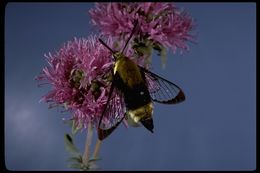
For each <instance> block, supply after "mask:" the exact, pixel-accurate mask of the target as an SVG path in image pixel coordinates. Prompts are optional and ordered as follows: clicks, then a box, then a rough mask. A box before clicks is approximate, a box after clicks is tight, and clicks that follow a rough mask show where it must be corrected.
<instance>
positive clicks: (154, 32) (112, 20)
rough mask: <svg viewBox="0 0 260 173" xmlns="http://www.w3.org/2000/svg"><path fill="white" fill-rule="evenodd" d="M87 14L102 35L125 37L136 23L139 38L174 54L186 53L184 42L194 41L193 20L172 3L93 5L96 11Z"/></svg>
mask: <svg viewBox="0 0 260 173" xmlns="http://www.w3.org/2000/svg"><path fill="white" fill-rule="evenodd" d="M89 13H90V16H91V17H92V23H93V24H94V25H96V26H98V28H99V29H100V31H101V32H102V34H104V35H112V36H116V37H121V36H126V35H127V36H128V35H129V34H130V32H131V31H132V29H133V26H134V21H135V20H138V24H139V26H140V28H139V29H140V31H139V32H138V33H137V34H138V36H142V37H144V38H146V39H148V40H150V41H152V42H154V43H159V44H160V45H162V46H164V47H169V48H171V49H172V50H173V52H175V51H176V49H177V48H180V49H181V50H188V48H189V47H188V45H187V44H186V43H185V42H186V41H191V40H193V36H192V35H190V31H191V30H192V28H193V20H192V18H191V17H190V16H189V15H188V14H187V13H186V12H180V11H179V10H178V9H177V8H176V6H175V5H174V4H172V3H157V2H144V3H96V8H95V9H91V10H90V11H89Z"/></svg>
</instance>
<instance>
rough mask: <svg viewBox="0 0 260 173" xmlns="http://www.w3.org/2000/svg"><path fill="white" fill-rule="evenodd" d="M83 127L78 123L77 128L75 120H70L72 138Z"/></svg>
mask: <svg viewBox="0 0 260 173" xmlns="http://www.w3.org/2000/svg"><path fill="white" fill-rule="evenodd" d="M82 127H83V125H82V123H81V122H80V124H79V126H77V123H76V120H72V126H71V133H72V136H74V135H75V134H76V133H77V132H78V131H79V130H80V129H82Z"/></svg>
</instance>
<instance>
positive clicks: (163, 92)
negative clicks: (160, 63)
mask: <svg viewBox="0 0 260 173" xmlns="http://www.w3.org/2000/svg"><path fill="white" fill-rule="evenodd" d="M140 69H141V71H142V73H143V74H144V77H145V80H146V83H147V87H148V90H149V92H150V96H151V98H152V100H153V101H155V102H158V103H163V104H176V103H180V102H183V101H184V100H185V95H184V93H183V91H182V89H181V88H180V87H179V86H177V85H176V84H174V83H172V82H170V81H168V80H166V79H164V78H163V77H161V76H158V75H157V74H154V73H152V72H151V71H149V70H147V69H145V68H144V67H140Z"/></svg>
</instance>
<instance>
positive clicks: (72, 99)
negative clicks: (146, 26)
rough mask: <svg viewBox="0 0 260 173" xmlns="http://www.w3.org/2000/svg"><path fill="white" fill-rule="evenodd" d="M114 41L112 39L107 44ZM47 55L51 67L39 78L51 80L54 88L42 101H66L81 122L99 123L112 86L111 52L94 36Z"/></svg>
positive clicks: (84, 124)
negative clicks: (109, 76)
mask: <svg viewBox="0 0 260 173" xmlns="http://www.w3.org/2000/svg"><path fill="white" fill-rule="evenodd" d="M112 43H113V40H112V39H111V38H109V39H108V40H107V44H108V45H109V46H111V45H112ZM45 57H46V58H47V62H48V64H49V66H47V67H44V68H43V70H42V74H41V75H39V76H38V77H37V80H39V81H47V83H49V84H51V86H52V90H51V91H50V92H49V93H47V95H45V96H44V97H43V98H42V100H44V101H46V102H51V103H52V104H51V106H52V105H53V104H54V105H61V104H66V105H67V108H68V110H69V111H71V112H72V113H73V118H74V119H75V120H76V122H77V123H78V125H80V124H81V123H83V126H84V127H85V128H86V127H87V124H88V123H89V122H91V123H93V124H94V125H96V124H97V122H98V120H99V118H100V116H101V113H102V110H103V108H104V105H105V104H106V101H107V97H108V92H109V89H110V87H109V86H110V83H111V81H110V80H108V78H107V76H106V75H107V74H109V71H110V70H111V67H112V64H113V62H112V54H111V52H109V50H107V48H105V47H104V46H103V45H102V44H100V42H99V41H98V40H97V37H95V36H94V37H89V38H88V39H84V38H82V39H76V38H75V39H74V40H73V41H69V42H68V43H67V44H65V45H64V46H63V47H62V48H61V49H60V50H59V51H57V52H56V53H55V54H51V53H49V55H45Z"/></svg>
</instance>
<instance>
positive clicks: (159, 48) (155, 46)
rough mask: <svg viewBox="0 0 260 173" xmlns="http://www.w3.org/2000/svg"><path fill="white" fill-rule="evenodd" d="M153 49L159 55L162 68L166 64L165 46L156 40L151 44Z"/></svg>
mask: <svg viewBox="0 0 260 173" xmlns="http://www.w3.org/2000/svg"><path fill="white" fill-rule="evenodd" d="M153 49H154V50H156V51H157V52H158V56H160V57H161V63H162V64H161V65H162V68H165V65H166V53H167V50H166V48H165V47H164V46H163V45H161V44H160V43H158V42H157V43H154V44H153Z"/></svg>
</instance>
